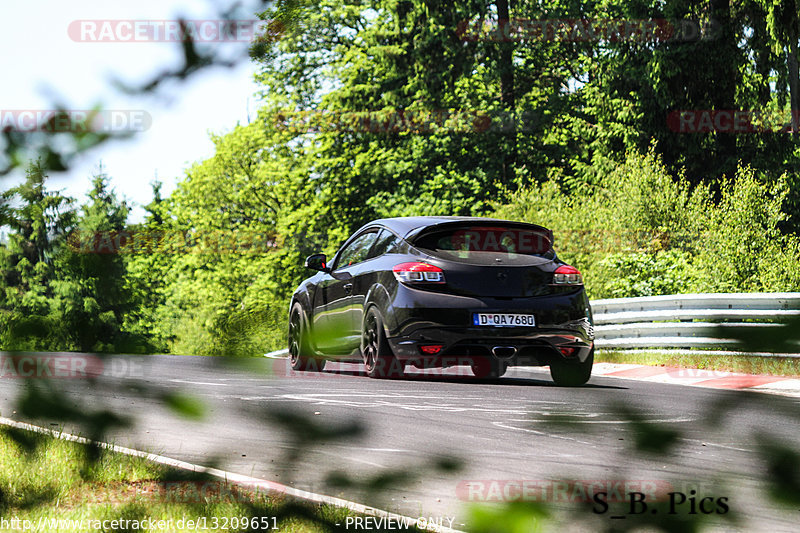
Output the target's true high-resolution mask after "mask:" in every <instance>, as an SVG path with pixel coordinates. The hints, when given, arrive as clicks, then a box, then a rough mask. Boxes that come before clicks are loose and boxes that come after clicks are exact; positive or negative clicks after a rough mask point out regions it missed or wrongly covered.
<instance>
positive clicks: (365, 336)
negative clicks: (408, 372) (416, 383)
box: [361, 307, 403, 378]
mask: <svg viewBox="0 0 800 533" xmlns="http://www.w3.org/2000/svg"><path fill="white" fill-rule="evenodd" d="M361 354H362V356H363V357H364V368H365V369H366V371H367V376H369V377H371V378H392V377H402V376H403V365H402V363H400V361H398V360H397V358H396V357H395V356H394V354H393V353H392V349H391V347H390V346H389V342H388V341H387V340H386V332H385V331H384V329H383V320H382V319H381V316H380V315H379V314H378V312H377V311H376V310H375V308H374V307H372V308H370V309H369V311H367V314H366V315H365V316H364V324H363V325H362V327H361Z"/></svg>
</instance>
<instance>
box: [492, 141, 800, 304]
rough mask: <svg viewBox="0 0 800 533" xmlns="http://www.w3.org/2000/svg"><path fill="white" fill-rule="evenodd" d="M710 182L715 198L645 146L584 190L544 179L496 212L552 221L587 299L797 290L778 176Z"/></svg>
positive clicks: (797, 244)
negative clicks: (644, 151) (581, 278)
mask: <svg viewBox="0 0 800 533" xmlns="http://www.w3.org/2000/svg"><path fill="white" fill-rule="evenodd" d="M719 189H720V191H721V192H720V199H719V201H717V202H715V201H714V195H713V193H712V192H711V188H710V187H704V186H697V187H694V188H692V187H691V186H690V185H689V183H688V181H686V180H684V179H680V178H679V179H678V180H675V179H673V178H671V177H670V175H669V173H668V171H667V169H666V167H664V165H663V164H662V163H661V161H660V158H659V157H658V156H657V155H656V154H655V153H654V151H652V150H651V151H650V152H649V153H648V154H645V155H642V156H639V155H635V154H629V156H628V158H627V160H626V162H625V164H624V165H620V166H619V167H618V168H616V169H615V170H614V172H612V173H610V174H609V175H607V176H606V178H605V179H604V180H603V182H602V186H598V187H595V188H594V189H593V190H592V191H591V192H583V193H577V192H573V193H572V194H567V193H565V192H562V191H561V189H560V188H559V187H558V185H557V184H556V183H555V181H548V182H545V183H543V184H542V185H535V186H532V187H530V188H528V189H524V190H521V191H519V192H518V193H516V194H515V195H513V197H512V200H511V202H509V203H508V204H505V205H498V206H497V211H496V216H499V217H504V218H511V219H517V220H525V221H529V222H535V223H537V224H542V225H544V226H546V227H550V228H552V229H553V230H554V232H555V238H556V241H555V243H556V244H555V246H556V249H557V251H558V253H559V255H560V257H561V258H562V259H564V260H565V261H567V262H569V263H571V264H573V265H574V266H576V267H577V268H579V269H580V270H581V271H582V272H583V274H584V279H585V282H586V285H587V289H588V290H589V294H590V296H591V297H592V298H619V297H632V296H651V295H658V294H675V293H682V292H737V291H741V292H751V291H752V292H757V291H763V292H770V291H793V290H800V276H798V275H797V272H798V265H800V263H798V259H800V239H798V237H797V236H795V235H792V234H784V233H782V232H781V231H780V226H781V223H782V222H783V221H784V220H785V218H786V215H785V214H784V213H783V211H782V206H783V203H784V200H785V197H786V194H787V191H788V189H787V184H786V179H785V178H784V177H780V178H777V179H773V180H767V179H765V178H764V177H763V176H761V175H758V174H756V173H755V172H754V171H753V170H752V169H750V168H747V167H744V168H740V169H739V171H738V172H737V174H736V176H735V178H732V179H729V180H726V181H724V182H723V184H722V186H720V187H719Z"/></svg>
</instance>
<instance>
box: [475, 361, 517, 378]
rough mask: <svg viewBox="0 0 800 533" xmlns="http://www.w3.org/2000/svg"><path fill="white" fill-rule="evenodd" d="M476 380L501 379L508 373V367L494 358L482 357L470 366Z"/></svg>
mask: <svg viewBox="0 0 800 533" xmlns="http://www.w3.org/2000/svg"><path fill="white" fill-rule="evenodd" d="M470 368H471V369H472V373H473V374H474V375H475V377H476V378H481V379H499V378H500V377H501V376H502V375H503V374H505V373H506V370H507V369H508V365H507V364H506V363H504V362H502V361H498V360H497V359H495V358H494V357H481V358H480V359H475V360H474V361H473V362H472V365H471V366H470Z"/></svg>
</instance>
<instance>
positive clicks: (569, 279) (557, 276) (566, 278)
mask: <svg viewBox="0 0 800 533" xmlns="http://www.w3.org/2000/svg"><path fill="white" fill-rule="evenodd" d="M553 283H555V284H556V285H582V284H583V276H581V273H580V272H579V271H578V269H577V268H575V267H571V266H569V265H561V266H560V267H558V268H557V269H556V271H555V272H554V273H553Z"/></svg>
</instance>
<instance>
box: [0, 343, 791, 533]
mask: <svg viewBox="0 0 800 533" xmlns="http://www.w3.org/2000/svg"><path fill="white" fill-rule="evenodd" d="M70 357H73V359H75V361H77V362H75V361H73V366H76V368H77V372H76V373H77V374H80V370H81V369H82V368H84V367H86V368H88V369H89V370H90V371H94V372H95V373H98V374H102V375H99V376H97V377H95V378H93V379H91V380H87V379H81V378H74V377H69V375H70V373H69V372H65V373H66V374H67V377H59V376H58V375H54V376H53V377H48V378H47V379H36V378H35V377H33V378H28V379H19V378H13V377H9V372H10V370H9V369H10V368H11V367H8V366H6V370H5V373H4V374H3V373H0V376H4V377H0V415H2V416H4V417H7V418H13V419H15V420H20V421H26V422H31V423H35V424H37V425H41V426H50V427H53V425H56V424H60V423H59V422H58V421H55V420H43V419H41V418H36V419H34V418H31V417H25V416H23V415H22V414H21V412H20V410H19V407H18V405H19V404H18V399H19V397H20V395H21V394H22V393H23V391H24V390H25V387H26V385H27V384H33V385H34V386H49V387H55V388H57V389H59V390H60V391H62V392H63V394H64V395H65V400H64V403H65V405H70V404H71V405H74V406H76V407H79V408H81V409H88V410H113V411H114V412H116V413H118V414H122V415H124V416H126V417H130V418H131V419H132V420H134V421H135V424H134V425H133V426H132V427H130V428H126V429H118V430H115V431H114V432H113V433H112V434H111V435H109V436H108V438H107V439H106V440H109V441H112V442H114V443H115V444H120V445H123V446H128V447H132V448H137V449H140V450H145V451H150V452H155V453H160V454H162V455H166V456H168V457H173V458H176V459H181V460H184V461H188V462H192V463H196V464H201V465H213V466H217V467H219V468H224V469H225V470H228V471H231V472H236V473H240V474H246V475H250V476H256V477H260V478H263V479H268V480H272V481H279V482H282V483H285V484H287V485H290V486H294V487H298V488H302V489H305V490H310V491H313V492H317V493H321V494H327V495H331V496H338V497H343V498H346V499H350V500H354V501H358V502H361V503H366V504H369V505H374V506H376V507H380V508H383V509H386V510H390V511H394V512H399V513H401V514H405V515H408V516H412V517H418V516H432V517H450V518H453V517H455V521H454V522H453V527H460V526H462V525H463V524H464V522H465V521H466V520H467V517H468V515H467V513H468V512H467V510H466V506H467V505H468V503H469V501H480V500H482V499H490V500H498V499H499V500H503V499H514V498H517V497H519V496H520V494H521V492H520V490H521V487H523V486H524V487H526V489H527V490H528V492H527V495H528V496H527V497H529V498H533V499H543V500H545V501H550V502H551V503H554V507H555V509H556V513H560V512H565V513H566V512H568V510H569V509H571V507H570V506H571V504H570V503H569V501H574V500H576V499H581V495H582V490H585V491H591V490H594V491H598V490H599V489H598V488H597V487H599V486H601V485H602V486H605V487H606V490H607V491H608V489H610V495H609V497H608V498H609V500H611V501H613V499H614V497H615V494H616V492H615V491H617V490H621V491H622V494H626V493H627V492H643V493H645V494H646V495H647V496H650V494H651V492H652V490H653V488H654V487H655V488H656V489H657V490H658V491H660V492H662V493H666V492H668V491H671V492H683V493H685V494H686V496H687V500H686V502H684V503H683V504H681V505H676V507H675V516H678V517H687V516H689V517H692V516H695V517H696V516H700V515H703V516H704V517H705V513H703V512H702V510H701V509H699V505H700V500H701V499H702V498H704V497H708V498H713V500H711V501H708V502H707V505H705V506H704V509H706V510H709V512H710V514H709V516H708V517H707V518H708V519H709V520H711V522H712V523H718V524H721V525H720V527H721V528H722V529H724V530H731V529H733V530H736V529H740V530H742V531H752V530H763V531H771V532H778V531H795V530H796V524H797V520H798V518H800V509H798V508H796V506H795V507H794V508H792V507H783V508H781V509H778V508H775V507H774V506H773V505H772V504H770V503H768V502H767V501H765V499H764V498H763V494H764V489H765V488H766V486H767V485H765V483H766V482H765V481H763V479H764V478H765V475H766V471H767V468H768V467H767V462H766V461H765V459H764V456H763V455H762V453H761V451H760V450H761V447H762V446H763V445H764V444H766V443H768V442H779V443H781V444H784V445H787V446H789V447H791V448H793V449H794V450H800V424H798V417H800V409H798V408H800V400H798V399H793V398H785V397H780V396H774V395H766V394H759V393H755V392H745V391H727V390H716V389H704V388H698V387H684V386H677V385H667V384H658V383H645V382H640V381H632V380H622V379H613V378H603V377H594V378H592V380H591V381H590V382H589V384H588V385H587V386H585V387H581V388H562V387H557V386H555V385H554V384H553V383H552V382H551V381H550V378H549V374H548V373H547V371H546V369H511V370H510V371H509V373H508V374H507V375H506V376H505V377H504V378H502V379H501V380H499V381H498V382H497V383H490V382H485V381H480V380H477V379H474V378H472V377H467V376H458V375H451V376H425V375H416V376H415V375H413V374H412V375H410V376H408V377H407V378H406V379H402V380H374V379H369V378H366V377H365V376H364V375H363V373H362V372H361V369H360V367H358V366H356V365H342V366H341V367H339V372H336V373H333V372H325V373H323V374H321V375H318V374H307V373H304V374H297V375H292V374H291V373H290V372H287V371H286V366H285V362H284V361H281V360H277V361H276V360H267V359H259V360H251V361H247V366H248V368H240V367H236V366H231V365H229V364H225V365H221V364H220V362H221V361H220V360H219V359H217V358H204V357H178V356H114V357H113V358H110V359H104V360H102V361H99V360H97V359H93V358H92V356H89V358H88V359H86V360H83V361H82V360H80V357H83V356H70ZM76 358H77V359H76ZM86 361H88V365H87V364H86ZM50 365H51V366H50V368H51V370H52V368H53V364H52V362H51V363H50ZM45 366H46V365H45ZM64 368H66V366H65V367H64ZM44 373H45V374H46V373H47V372H46V371H45V372H44ZM51 373H52V372H51ZM287 374H288V375H287ZM177 391H181V392H184V393H188V394H191V395H193V396H194V397H195V398H197V400H198V401H199V402H200V403H202V405H203V406H204V407H205V413H206V416H205V418H204V419H203V420H201V421H192V420H188V419H185V418H181V417H179V416H177V415H176V414H175V413H174V412H172V411H170V410H168V409H167V408H165V407H164V405H163V403H162V401H161V400H160V399H159V397H158V396H159V395H160V394H161V393H163V392H177ZM63 427H64V428H65V430H66V431H68V432H75V433H80V432H84V433H85V429H82V428H81V427H80V426H79V425H77V424H74V423H67V424H63ZM356 427H358V428H361V429H362V432H361V433H357V432H355V433H354V429H355V428H356ZM337 430H344V431H345V432H349V434H348V436H341V437H339V438H324V437H325V436H326V435H327V436H330V435H331V434H336V433H337ZM310 435H314V436H313V437H309V436H310ZM670 441H672V442H673V445H672V446H667V447H666V448H665V449H662V450H659V449H658V448H659V447H661V445H662V444H665V443H668V442H670ZM637 442H638V443H639V445H645V446H649V447H650V448H651V449H652V450H653V451H651V452H649V453H641V452H637V451H636V450H637ZM444 458H448V460H446V461H445V460H443V459H444ZM451 459H452V460H454V461H455V462H456V463H457V464H459V465H460V468H459V469H458V470H456V471H450V470H447V469H442V468H441V464H443V463H444V464H447V463H449V461H450V460H451ZM784 464H785V465H788V468H789V470H791V469H793V468H797V469H798V470H800V466H798V465H797V464H796V463H791V461H790V462H788V463H784ZM783 468H786V466H784V467H783ZM778 470H781V469H780V468H779V469H778ZM779 473H780V472H779ZM332 474H334V475H333V476H332ZM789 474H791V475H790V476H789V477H791V476H792V475H793V476H796V477H795V479H798V477H800V471H796V472H789ZM380 476H385V477H386V478H388V479H390V480H391V479H393V478H396V477H398V476H400V479H396V480H395V481H396V482H395V483H394V484H390V485H389V486H388V488H383V489H376V488H375V487H376V484H375V483H373V484H372V485H371V486H364V484H365V483H366V482H368V481H369V480H372V481H375V480H376V479H378V478H379V477H380ZM337 478H338V479H339V482H333V481H335V479H337ZM342 479H348V480H350V482H351V483H350V486H344V485H343V484H342V483H341V480H342ZM548 480H574V481H576V482H577V483H576V484H574V485H571V486H570V487H569V488H567V487H566V486H565V485H563V484H562V485H558V484H556V485H552V484H549V481H548ZM623 483H627V490H626V488H625V487H626V486H625V485H623ZM377 486H380V483H377ZM691 490H695V491H696V492H695V493H694V494H691V493H690V491H691ZM590 498H591V492H589V499H590ZM675 498H677V496H675ZM692 498H694V500H691V499H692ZM721 498H726V500H721ZM621 499H622V500H623V502H621V503H619V504H612V505H611V506H610V509H609V510H608V511H607V512H605V513H593V512H592V511H591V508H592V507H594V508H595V509H596V510H599V508H600V506H599V504H596V503H594V504H593V503H590V504H586V505H585V506H584V511H583V513H582V514H579V515H576V514H572V515H570V516H572V517H573V518H574V517H576V516H577V517H581V516H583V517H585V518H583V519H579V522H580V523H579V524H578V526H576V527H583V528H584V529H586V530H593V529H596V528H597V527H599V526H609V525H613V524H614V523H616V524H619V525H620V526H621V525H622V521H623V520H628V521H631V520H635V519H636V517H635V516H633V515H632V514H631V513H630V511H631V510H636V511H638V510H641V508H635V507H631V505H630V501H629V498H628V497H627V496H624V495H623V496H621ZM650 501H652V499H651V500H650ZM692 501H694V504H695V509H694V511H695V513H697V514H696V515H690V511H691V510H692V509H691V506H690V504H691V503H692ZM720 502H723V503H724V504H725V506H727V507H729V508H730V511H729V512H727V513H723V512H721V511H722V510H723V506H720ZM650 510H651V509H648V513H649V512H650ZM661 511H662V512H663V509H662V510H661ZM734 515H736V516H738V519H739V522H738V523H737V524H731V523H729V522H727V521H726V520H727V518H728V517H730V516H734ZM612 516H617V517H620V516H624V517H625V518H612ZM665 518H666V517H665ZM615 521H616V522H615ZM444 523H445V525H446V524H447V521H446V520H445V522H444Z"/></svg>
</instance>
